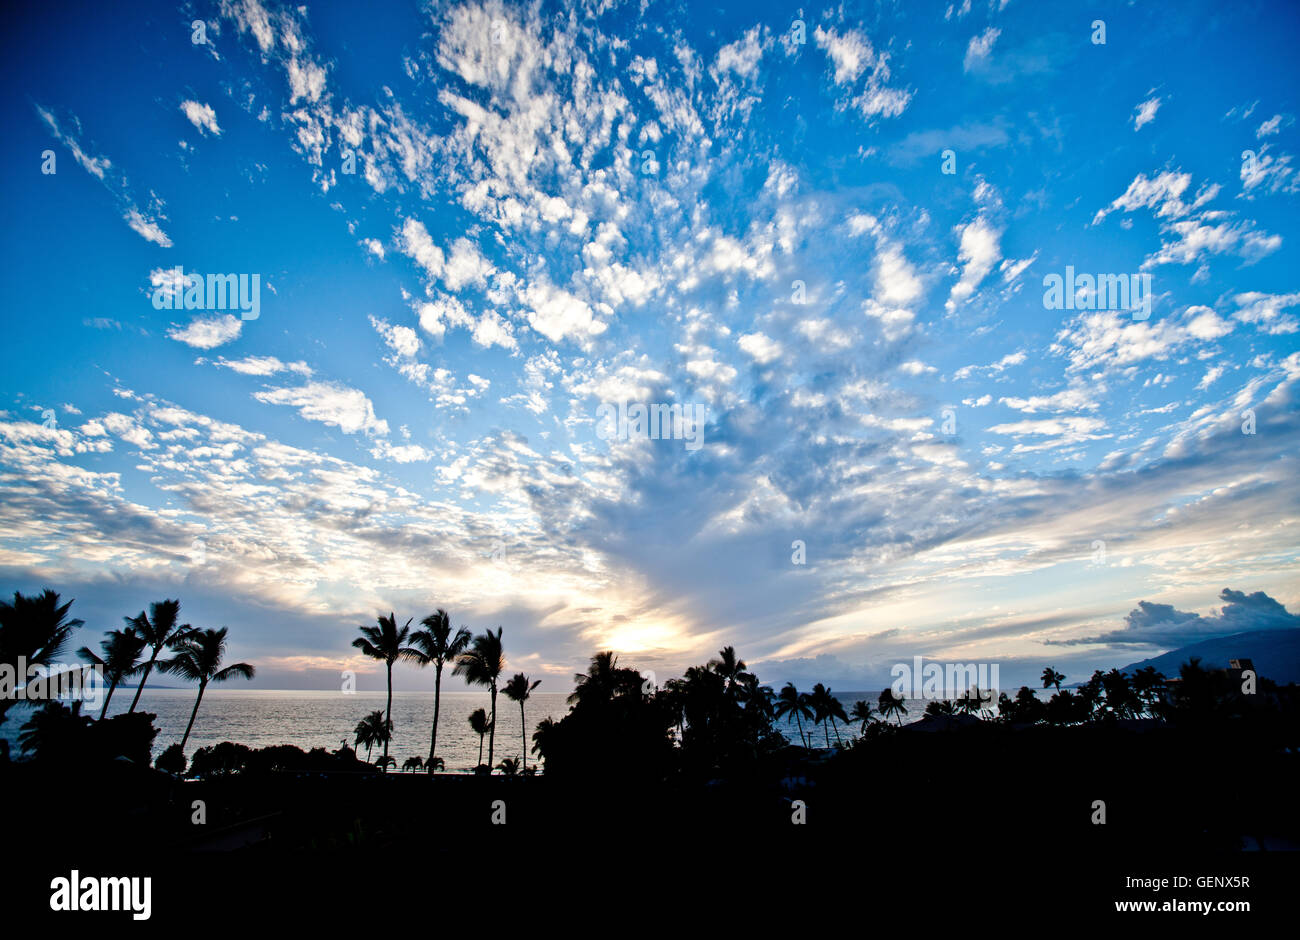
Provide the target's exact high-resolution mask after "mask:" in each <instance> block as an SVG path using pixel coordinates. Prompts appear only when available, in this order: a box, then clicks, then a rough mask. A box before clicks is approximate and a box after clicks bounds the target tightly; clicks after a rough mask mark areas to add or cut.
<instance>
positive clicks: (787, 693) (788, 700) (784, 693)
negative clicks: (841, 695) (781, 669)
mask: <svg viewBox="0 0 1300 940" xmlns="http://www.w3.org/2000/svg"><path fill="white" fill-rule="evenodd" d="M788 715H794V720H795V723H796V724H797V725H798V726H799V739H800V740H801V741H803V746H804V747H807V746H808V738H807V737H806V736H805V735H804V733H803V720H804V719H805V718H807V719H808V720H809V721H812V720H813V710H812V709H811V708H809V707H808V696H806V695H804V694H802V693H801V692H800V691H799V690H798V689H796V688H795V687H794V683H793V682H787V683H786V684H785V688H783V689H782V690H781V694H780V695H778V696H777V697H776V717H777V718H786V717H787V716H788Z"/></svg>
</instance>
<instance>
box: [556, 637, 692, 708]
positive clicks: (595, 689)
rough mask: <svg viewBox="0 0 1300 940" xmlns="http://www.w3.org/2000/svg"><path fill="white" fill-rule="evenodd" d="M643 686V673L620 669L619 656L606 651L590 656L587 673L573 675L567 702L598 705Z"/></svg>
mask: <svg viewBox="0 0 1300 940" xmlns="http://www.w3.org/2000/svg"><path fill="white" fill-rule="evenodd" d="M669 682H670V683H671V682H672V680H669ZM641 684H642V679H641V673H639V672H637V671H636V670H635V669H627V668H625V667H622V666H620V665H619V664H618V656H617V655H616V654H615V653H614V652H612V651H611V650H604V651H602V652H599V653H597V654H596V655H595V656H593V657H591V663H590V664H589V665H588V666H587V671H586V672H585V673H583V672H578V673H574V676H573V691H572V692H570V693H569V697H568V698H567V699H565V701H567V702H568V703H569V704H570V705H587V704H595V705H599V704H601V703H604V702H608V701H609V700H610V699H612V698H614V697H615V696H616V695H623V694H627V693H630V692H632V691H633V690H637V691H639V690H640V688H641Z"/></svg>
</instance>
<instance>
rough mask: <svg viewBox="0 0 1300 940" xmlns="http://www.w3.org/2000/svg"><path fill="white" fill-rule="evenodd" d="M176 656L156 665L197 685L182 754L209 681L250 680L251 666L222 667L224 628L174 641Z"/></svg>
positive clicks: (199, 632) (202, 631) (182, 745)
mask: <svg viewBox="0 0 1300 940" xmlns="http://www.w3.org/2000/svg"><path fill="white" fill-rule="evenodd" d="M172 649H173V650H174V651H175V652H176V655H175V656H173V657H172V658H171V659H168V660H164V661H163V662H161V663H159V664H158V668H159V669H160V670H161V671H162V672H164V673H166V674H168V675H172V674H175V675H178V676H180V677H181V678H182V679H189V680H190V681H191V682H197V683H198V684H199V694H198V696H197V697H196V698H195V699H194V710H193V711H192V712H190V723H189V724H188V725H186V726H185V736H184V737H183V738H181V753H182V754H184V753H185V744H186V742H187V741H189V739H190V730H191V729H192V728H193V727H194V717H195V716H196V715H198V713H199V703H200V702H202V701H203V691H204V689H206V688H207V687H208V683H209V682H225V681H226V680H228V679H235V678H239V679H251V678H253V674H254V670H253V667H252V666H250V665H249V664H248V663H234V664H233V665H230V666H226V667H225V668H222V666H221V661H222V659H224V658H225V656H226V628H225V627H222V628H221V629H220V630H201V631H200V630H196V631H193V632H191V633H190V634H189V635H188V636H187V637H185V639H183V640H179V641H177V642H176V643H175V644H173V646H172Z"/></svg>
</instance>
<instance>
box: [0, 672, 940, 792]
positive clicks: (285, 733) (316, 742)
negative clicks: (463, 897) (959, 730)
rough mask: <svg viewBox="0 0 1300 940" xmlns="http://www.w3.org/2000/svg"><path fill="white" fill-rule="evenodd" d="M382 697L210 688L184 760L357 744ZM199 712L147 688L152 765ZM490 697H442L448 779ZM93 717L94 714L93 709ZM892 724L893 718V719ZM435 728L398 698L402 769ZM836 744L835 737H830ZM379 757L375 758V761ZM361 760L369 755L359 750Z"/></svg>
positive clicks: (505, 710)
mask: <svg viewBox="0 0 1300 940" xmlns="http://www.w3.org/2000/svg"><path fill="white" fill-rule="evenodd" d="M133 695H134V691H133V690H129V689H127V690H121V689H120V690H118V691H117V692H116V693H115V694H114V695H113V701H112V703H111V705H110V707H109V714H110V715H116V714H121V713H122V712H125V711H126V710H127V708H129V707H130V704H131V698H132V696H133ZM566 695H567V693H563V692H534V693H533V696H532V698H530V699H529V700H528V702H527V705H526V709H527V714H526V716H525V717H526V720H527V722H528V748H529V752H528V762H529V764H530V765H532V764H534V763H536V761H537V757H536V755H535V754H533V753H532V746H533V742H532V733H533V729H534V728H536V727H537V723H538V722H539V721H541V720H542V719H543V718H547V717H550V718H554V719H557V720H558V719H560V718H562V717H564V715H565V714H566V713H567V712H568V705H567V704H566V703H565V697H566ZM878 695H879V693H877V692H844V693H836V694H835V697H836V698H837V699H839V700H840V701H841V702H842V703H843V704H844V709H845V711H850V710H851V709H852V707H853V703H854V702H855V701H857V700H858V699H866V700H868V701H870V702H873V703H874V702H875V701H876V698H877V696H878ZM384 702H385V693H384V692H356V693H353V694H344V693H342V692H338V691H330V692H318V691H317V692H305V691H304V692H297V691H281V690H255V689H209V690H208V691H207V692H205V693H204V695H203V704H202V706H201V707H200V709H199V715H198V718H196V719H195V721H194V730H193V731H191V732H190V740H189V744H188V745H187V746H186V751H187V756H193V754H194V752H195V751H196V750H197V749H198V748H201V747H207V746H209V745H213V744H217V743H219V742H221V741H235V742H237V743H239V744H246V745H248V746H249V747H267V746H268V745H272V744H293V745H297V746H298V747H301V748H303V749H304V750H308V749H310V748H313V747H324V748H328V749H330V750H334V749H336V748H337V747H339V745H340V744H342V743H343V741H344V740H346V741H347V743H348V745H349V746H352V744H353V741H354V740H355V737H356V735H355V728H356V726H357V722H359V721H360V720H361V719H362V718H364V717H365V716H366V715H367V714H369V713H370V712H372V711H377V710H379V711H381V710H383V708H384ZM193 707H194V692H193V691H192V690H190V689H150V688H146V689H145V691H144V693H143V694H142V695H141V696H140V705H139V708H140V710H143V711H147V712H152V713H154V714H156V715H157V716H158V718H157V720H156V722H155V724H156V725H157V726H158V728H159V733H158V737H157V738H155V739H154V750H153V753H154V757H157V756H158V755H159V754H161V753H162V751H163V749H164V748H166V747H167V746H168V745H169V744H172V743H177V742H179V741H180V739H181V735H183V734H184V733H185V724H186V722H187V721H189V718H190V709H191V708H193ZM490 707H491V697H490V696H489V695H488V693H487V692H477V691H475V692H443V693H442V710H441V712H440V714H439V718H438V754H439V756H440V757H442V758H443V759H444V760H445V761H446V762H447V770H448V771H449V772H451V773H457V772H460V773H468V772H470V771H472V770H473V768H474V766H475V765H476V764H477V763H478V754H479V738H478V735H477V734H475V733H474V732H473V730H472V729H471V728H470V726H469V715H470V713H471V712H472V711H474V710H475V709H476V708H482V709H484V710H490ZM924 710H925V702H924V701H921V700H916V699H909V700H908V701H907V714H906V715H904V716H903V723H904V724H908V723H909V722H912V721H916V720H917V719H919V718H920V717H921V714H922V712H924ZM30 713H31V711H30V709H28V708H25V707H19V708H14V709H11V710H10V713H9V715H10V717H9V718H8V719H7V720H6V721H5V722H4V724H3V725H0V737H3V738H6V739H8V740H9V743H10V747H11V749H12V753H13V754H14V755H15V756H16V755H17V754H18V742H17V738H18V729H19V727H20V726H21V725H22V723H23V722H24V721H26V720H27V716H28V715H30ZM91 713H92V714H95V713H96V712H95V710H93V709H92V710H91ZM892 720H896V719H891V721H892ZM432 725H433V693H432V692H394V693H393V726H394V729H393V740H392V743H391V744H390V745H389V748H388V753H389V755H390V756H392V757H395V758H396V759H397V766H398V768H401V766H402V763H403V762H404V761H405V760H406V759H407V758H408V757H416V756H418V757H420V758H427V757H428V756H429V733H430V730H431V728H432ZM778 727H779V728H780V730H781V731H783V732H784V733H785V735H786V737H787V738H789V739H790V740H791V741H793V742H796V743H798V741H799V731H798V729H797V727H796V726H795V723H794V722H793V721H791V722H788V723H781V724H779V725H778ZM804 730H805V732H806V733H808V735H809V737H810V739H811V743H812V744H813V746H822V745H824V744H825V740H826V737H825V733H824V732H823V730H822V729H821V728H813V727H810V725H809V723H808V722H805V723H804ZM859 731H860V728H859V726H857V725H855V726H853V728H852V729H851V730H850V729H845V728H844V726H843V725H841V726H840V727H839V733H840V737H841V738H844V737H846V736H848V735H856V734H857V733H858V732H859ZM830 739H831V743H832V744H834V743H835V734H834V732H832V733H831V736H830ZM522 748H523V741H522V740H521V737H520V720H519V706H518V705H517V704H515V703H514V702H511V701H510V700H509V699H507V698H506V697H505V696H498V698H497V734H496V753H495V755H494V758H493V759H494V761H495V762H496V763H500V762H501V759H502V758H503V757H515V758H518V757H519V756H520V754H521V752H522ZM380 753H382V751H376V752H375V754H373V755H372V757H373V756H377V755H378V754H380ZM361 756H362V757H363V758H364V757H365V750H364V748H363V749H362V752H361ZM483 759H484V760H485V761H486V760H487V738H486V737H484V739H483Z"/></svg>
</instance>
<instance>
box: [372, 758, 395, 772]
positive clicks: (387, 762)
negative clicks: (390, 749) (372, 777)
mask: <svg viewBox="0 0 1300 940" xmlns="http://www.w3.org/2000/svg"><path fill="white" fill-rule="evenodd" d="M375 766H376V767H378V768H379V769H380V770H382V771H383V772H384V773H388V768H389V767H396V766H397V758H396V757H389V756H388V755H387V754H385V755H384V756H383V757H381V758H379V760H377V761H375Z"/></svg>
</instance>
